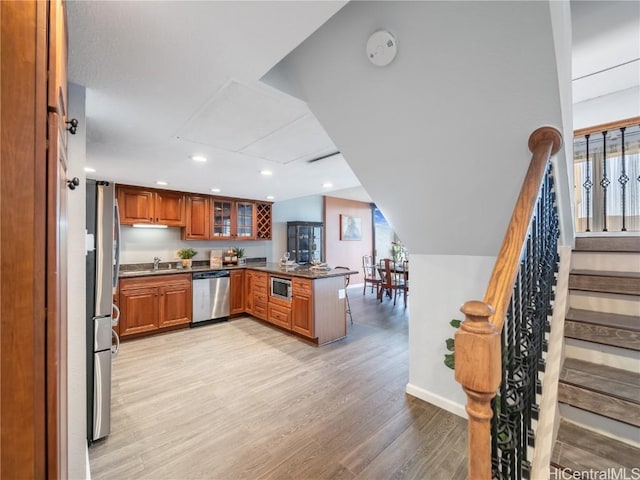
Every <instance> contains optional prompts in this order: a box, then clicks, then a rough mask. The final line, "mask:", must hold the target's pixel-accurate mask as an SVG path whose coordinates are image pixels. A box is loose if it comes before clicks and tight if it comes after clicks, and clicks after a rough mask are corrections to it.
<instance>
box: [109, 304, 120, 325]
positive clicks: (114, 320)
mask: <svg viewBox="0 0 640 480" xmlns="http://www.w3.org/2000/svg"><path fill="white" fill-rule="evenodd" d="M113 311H114V312H115V314H116V316H115V317H114V316H113V314H111V326H112V327H115V326H116V325H118V322H119V321H120V308H118V305H116V304H115V303H114V304H113Z"/></svg>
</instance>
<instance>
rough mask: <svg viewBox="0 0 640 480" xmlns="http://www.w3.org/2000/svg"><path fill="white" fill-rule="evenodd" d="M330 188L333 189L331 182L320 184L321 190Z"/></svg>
mask: <svg viewBox="0 0 640 480" xmlns="http://www.w3.org/2000/svg"><path fill="white" fill-rule="evenodd" d="M331 187H333V183H331V182H324V183H323V184H322V188H331Z"/></svg>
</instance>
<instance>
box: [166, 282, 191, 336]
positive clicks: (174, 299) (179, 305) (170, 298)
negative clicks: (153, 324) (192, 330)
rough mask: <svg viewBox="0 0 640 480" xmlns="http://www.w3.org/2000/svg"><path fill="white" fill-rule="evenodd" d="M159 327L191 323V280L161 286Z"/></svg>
mask: <svg viewBox="0 0 640 480" xmlns="http://www.w3.org/2000/svg"><path fill="white" fill-rule="evenodd" d="M158 292H159V294H160V296H159V321H158V327H159V328H162V327H170V326H172V325H184V324H185V323H191V310H192V301H191V282H189V283H187V282H181V283H176V284H173V285H167V286H165V287H159V288H158Z"/></svg>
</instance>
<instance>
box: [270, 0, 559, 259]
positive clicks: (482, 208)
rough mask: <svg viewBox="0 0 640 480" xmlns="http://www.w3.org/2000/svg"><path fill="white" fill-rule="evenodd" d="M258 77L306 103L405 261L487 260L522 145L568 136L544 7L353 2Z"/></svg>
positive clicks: (525, 158)
mask: <svg viewBox="0 0 640 480" xmlns="http://www.w3.org/2000/svg"><path fill="white" fill-rule="evenodd" d="M380 28H385V29H388V30H389V31H390V32H392V33H393V34H394V35H395V37H396V39H397V42H398V55H397V57H396V58H395V60H394V61H393V63H391V64H390V65H389V66H387V67H384V68H380V67H376V66H374V65H372V64H370V63H369V61H368V60H367V57H366V55H365V48H364V47H365V44H366V41H367V38H368V37H369V35H370V34H371V33H373V32H374V31H376V30H378V29H380ZM264 80H265V81H266V82H268V83H272V84H274V85H275V86H277V87H281V88H285V89H286V90H289V91H292V92H295V93H297V94H298V95H300V96H301V97H302V98H303V99H305V100H306V101H307V102H308V104H309V106H310V108H311V109H312V111H313V112H314V114H315V115H316V117H317V118H318V119H319V120H320V122H321V123H322V125H323V127H324V128H325V129H326V130H327V132H328V133H329V135H330V136H331V138H332V140H333V141H334V142H335V143H336V145H337V147H338V148H339V149H340V151H341V152H342V154H343V156H344V158H345V159H346V160H347V161H348V162H349V165H350V166H351V168H352V170H353V171H354V173H355V174H356V176H357V177H358V178H359V179H360V181H361V182H362V184H363V186H364V187H365V189H366V191H367V192H368V193H369V194H370V195H371V197H372V198H373V200H374V202H375V203H376V205H378V207H379V208H380V209H381V210H382V211H384V213H385V217H386V218H387V219H388V220H389V222H390V223H391V224H392V225H393V227H394V229H395V231H396V232H397V233H398V235H399V237H400V238H402V240H403V242H404V243H405V244H406V245H407V247H408V249H409V251H410V252H413V253H422V254H434V253H438V254H464V255H495V254H496V253H497V251H498V248H499V245H500V242H501V240H502V236H503V234H504V232H505V229H506V225H507V223H508V220H509V217H510V214H511V209H512V207H513V204H514V202H515V199H516V197H517V195H518V192H519V190H520V186H521V182H522V178H523V177H524V173H525V171H526V168H527V166H528V164H529V161H530V158H531V153H530V152H529V149H528V146H527V142H528V138H529V135H530V134H531V133H532V132H533V131H534V130H535V129H536V128H538V127H540V126H542V125H553V126H556V127H557V128H558V129H560V130H562V128H563V121H562V115H561V108H560V99H559V88H558V75H557V69H556V55H555V51H554V43H553V32H552V25H551V18H550V11H549V4H548V3H547V2H462V1H460V2H446V1H445V2H437V1H434V2H364V1H363V2H351V3H349V4H347V5H346V6H345V7H343V8H342V9H341V10H340V11H339V12H338V13H337V14H336V15H335V16H334V17H332V18H331V19H329V21H327V22H326V23H325V24H324V25H323V26H322V27H321V28H320V29H318V30H317V31H316V32H315V33H314V34H313V35H312V36H311V37H309V38H308V39H307V40H306V41H304V42H303V43H302V44H301V45H300V46H299V47H298V48H297V49H295V50H294V51H293V52H292V53H291V54H290V55H288V56H287V57H286V58H285V59H284V60H283V61H282V62H280V64H278V65H277V66H276V67H274V69H273V70H272V71H271V72H269V73H268V74H267V75H266V76H265V78H264ZM569 138H571V132H569ZM487 212H491V215H487ZM460 226H464V230H465V231H467V232H468V231H471V232H474V238H473V241H469V239H468V238H467V237H466V236H465V235H463V234H455V233H454V232H455V230H456V229H457V228H459V227H460Z"/></svg>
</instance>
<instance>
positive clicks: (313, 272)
mask: <svg viewBox="0 0 640 480" xmlns="http://www.w3.org/2000/svg"><path fill="white" fill-rule="evenodd" d="M247 268H249V269H252V270H259V271H261V272H267V273H275V274H280V275H286V276H289V277H299V278H310V279H312V280H313V279H316V278H327V277H341V276H345V275H355V274H356V273H358V271H357V270H342V269H340V270H336V269H335V268H331V269H329V270H325V269H315V268H311V267H310V266H309V265H301V266H296V267H285V266H282V265H280V264H279V263H267V264H266V265H264V266H261V267H258V266H254V265H247Z"/></svg>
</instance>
